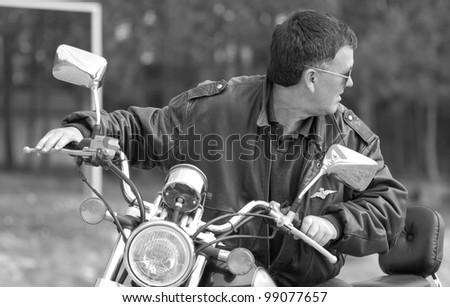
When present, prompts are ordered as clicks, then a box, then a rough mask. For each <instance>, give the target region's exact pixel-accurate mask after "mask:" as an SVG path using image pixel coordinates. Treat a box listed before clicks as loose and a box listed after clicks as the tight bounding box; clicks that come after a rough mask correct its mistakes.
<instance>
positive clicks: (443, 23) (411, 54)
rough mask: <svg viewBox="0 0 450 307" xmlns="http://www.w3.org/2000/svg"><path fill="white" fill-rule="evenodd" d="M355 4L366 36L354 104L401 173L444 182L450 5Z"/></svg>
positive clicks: (431, 0)
mask: <svg viewBox="0 0 450 307" xmlns="http://www.w3.org/2000/svg"><path fill="white" fill-rule="evenodd" d="M353 2H356V1H354V0H353V1H349V2H344V3H345V4H346V6H345V13H346V14H347V17H348V18H349V19H351V20H353V21H354V22H356V23H357V27H356V28H357V29H358V30H360V31H361V32H358V34H362V35H359V38H360V39H359V49H358V52H357V56H356V57H357V63H356V68H355V74H354V75H355V79H356V80H357V82H358V81H359V82H361V85H359V86H357V87H356V89H355V90H354V91H353V93H352V96H351V99H350V100H352V101H353V102H356V101H357V104H356V106H357V108H358V109H359V110H360V111H362V112H361V113H362V116H363V117H364V118H365V119H366V121H368V122H372V123H374V124H373V125H372V126H375V127H376V129H377V130H378V132H379V133H380V134H381V135H382V136H384V137H382V140H387V144H389V145H390V146H389V147H390V148H388V149H387V151H386V152H390V153H392V154H391V155H390V156H392V157H393V158H392V160H391V161H393V162H395V163H396V164H397V165H396V167H397V168H398V169H399V170H402V169H403V170H409V169H410V168H413V171H414V168H416V169H415V171H417V172H422V173H424V174H425V175H427V176H428V178H429V179H431V180H438V179H439V177H440V176H439V166H438V160H439V156H438V148H437V146H438V144H437V140H438V138H439V135H438V129H437V125H438V107H439V104H441V103H442V102H444V101H446V100H447V99H448V95H449V88H448V85H447V82H448V81H447V80H449V77H450V75H449V71H448V70H446V69H442V68H443V67H448V65H449V64H450V63H449V60H450V59H449V56H448V54H449V53H448V49H449V48H450V42H449V41H448V40H446V39H443V37H442V35H443V34H444V33H446V29H448V27H449V26H450V20H449V19H448V18H447V17H446V16H448V13H449V12H450V3H449V2H448V1H439V0H425V1H423V0H410V1H405V0H398V1H387V0H377V1H373V2H372V1H370V3H369V2H368V1H367V2H363V3H361V4H360V5H353V4H355V3H353ZM358 4H359V2H358ZM361 10H364V12H363V13H362V12H361ZM377 110H378V111H377ZM376 111H377V112H376ZM377 115H378V117H377ZM375 123H378V125H375Z"/></svg>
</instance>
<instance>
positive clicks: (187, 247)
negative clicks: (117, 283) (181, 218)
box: [125, 221, 194, 287]
mask: <svg viewBox="0 0 450 307" xmlns="http://www.w3.org/2000/svg"><path fill="white" fill-rule="evenodd" d="M125 265H126V267H127V270H128V272H129V273H130V275H131V277H132V279H133V280H134V281H135V282H136V283H137V284H139V285H140V286H143V287H167V286H179V285H181V284H182V283H183V282H184V281H185V280H186V279H187V278H188V277H189V274H190V272H191V270H192V267H193V266H194V244H193V242H192V240H191V238H189V236H188V235H187V234H186V233H185V232H184V231H183V230H182V229H181V228H179V227H178V226H177V225H176V224H174V223H172V222H169V221H150V222H147V223H145V224H142V225H141V226H139V227H138V228H136V230H135V231H134V232H133V234H132V235H131V236H130V238H129V239H128V241H127V245H126V247H125Z"/></svg>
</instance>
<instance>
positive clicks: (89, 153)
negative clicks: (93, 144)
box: [22, 146, 96, 157]
mask: <svg viewBox="0 0 450 307" xmlns="http://www.w3.org/2000/svg"><path fill="white" fill-rule="evenodd" d="M22 151H23V152H24V153H26V154H30V153H37V154H66V155H70V156H77V157H93V156H95V155H96V152H95V151H93V150H91V149H89V148H87V147H84V148H83V149H81V150H80V149H66V148H62V149H60V150H56V149H51V150H49V151H42V150H38V149H36V148H31V147H28V146H25V147H24V148H23V149H22Z"/></svg>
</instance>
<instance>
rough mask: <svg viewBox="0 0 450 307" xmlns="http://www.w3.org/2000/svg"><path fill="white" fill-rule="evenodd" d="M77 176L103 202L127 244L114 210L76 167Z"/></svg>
mask: <svg viewBox="0 0 450 307" xmlns="http://www.w3.org/2000/svg"><path fill="white" fill-rule="evenodd" d="M78 176H80V178H81V181H83V182H84V183H85V184H86V185H87V186H88V187H89V188H90V189H91V191H92V192H94V194H95V195H97V197H98V198H100V199H101V200H102V201H103V203H104V204H105V206H106V209H107V210H108V212H109V213H110V214H111V216H112V218H113V220H114V224H115V225H116V227H117V229H118V230H119V232H120V234H121V235H122V237H123V240H124V242H127V236H126V235H125V232H124V230H123V227H122V224H121V223H120V222H119V219H118V218H117V216H116V214H115V213H114V210H112V208H111V206H110V205H109V204H108V202H107V201H106V200H105V198H104V197H103V196H102V195H101V194H100V193H99V192H98V191H97V190H96V189H95V188H94V187H93V186H92V185H91V184H90V183H89V182H88V180H87V179H86V176H85V175H84V173H83V171H82V170H81V168H80V166H78Z"/></svg>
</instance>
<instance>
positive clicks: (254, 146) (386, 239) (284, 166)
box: [36, 10, 407, 286]
mask: <svg viewBox="0 0 450 307" xmlns="http://www.w3.org/2000/svg"><path fill="white" fill-rule="evenodd" d="M356 46H357V40H356V36H355V34H354V33H353V31H352V30H351V29H350V28H349V27H348V26H347V25H346V24H344V23H342V22H340V21H338V20H337V19H335V18H334V17H331V16H329V15H327V14H324V13H321V12H317V11H311V10H301V11H297V12H294V13H293V14H291V15H290V17H289V18H288V19H287V20H286V21H284V22H283V23H282V24H280V25H278V26H277V27H276V28H275V30H274V33H273V38H272V44H271V47H270V62H269V65H268V70H267V75H266V76H264V75H263V76H244V77H237V78H233V79H231V80H229V81H228V82H226V81H218V82H206V83H204V84H202V85H200V86H199V87H197V88H194V89H191V90H189V91H187V92H184V93H182V94H180V95H178V96H177V97H175V98H173V99H172V100H171V101H170V103H169V105H168V106H166V107H164V108H162V109H156V108H138V107H130V108H129V109H128V110H127V111H124V110H119V111H115V112H112V113H109V114H107V113H105V112H103V113H102V114H103V115H102V129H101V133H102V134H107V135H112V136H115V137H117V138H119V139H120V144H121V147H122V148H123V150H124V151H125V153H126V154H127V156H128V157H129V159H130V161H131V163H133V164H134V165H135V166H137V167H139V168H143V169H148V168H152V167H154V166H158V167H160V168H162V169H163V170H168V169H169V168H170V167H171V166H173V165H175V164H177V163H182V162H185V163H191V164H194V165H196V166H198V167H199V168H200V169H201V170H202V171H203V172H204V173H205V174H206V176H207V177H208V179H209V187H210V188H209V191H210V192H211V193H212V195H213V196H212V199H211V200H209V201H208V202H207V203H206V205H205V209H206V210H205V218H206V219H210V218H213V217H215V216H218V215H221V214H223V213H233V212H237V211H238V210H239V209H240V208H242V206H244V205H245V204H246V203H247V202H249V201H251V200H258V199H259V200H267V201H272V200H274V201H277V202H279V203H280V204H281V205H282V207H283V208H284V209H286V208H289V206H290V205H291V204H292V202H293V201H294V199H295V198H296V196H297V195H298V193H299V191H301V190H302V189H303V187H305V186H306V185H307V184H308V183H309V182H310V181H311V179H312V178H313V177H314V176H315V175H316V174H317V172H318V170H319V168H320V163H321V160H322V158H323V155H324V152H326V150H327V149H328V147H329V146H331V145H332V144H334V143H339V144H342V145H344V146H347V147H349V148H351V149H353V150H355V151H358V152H360V153H362V154H364V155H366V156H369V157H370V158H372V159H374V160H376V161H377V162H378V165H379V170H378V171H377V174H376V176H375V178H374V180H373V181H372V183H371V184H370V185H369V187H368V188H367V189H366V190H365V191H363V192H357V191H354V190H351V189H350V188H347V187H345V186H344V185H343V184H341V183H339V182H337V181H336V180H333V179H330V178H328V177H323V178H322V179H320V180H319V181H318V182H317V183H316V184H315V185H314V187H313V188H312V189H311V192H309V193H307V195H305V197H304V200H303V205H302V206H301V208H300V209H299V211H298V216H299V220H300V221H301V225H299V227H300V230H301V231H303V232H304V233H306V234H307V235H308V236H309V237H311V238H312V239H313V240H315V241H316V242H318V243H319V244H320V245H323V246H325V247H326V248H327V249H328V250H330V251H331V252H332V253H334V254H336V255H337V257H338V262H337V263H336V264H330V263H329V262H328V261H327V260H326V259H325V258H324V257H323V256H322V255H320V254H319V253H318V252H316V251H315V250H314V249H313V248H311V247H310V246H308V245H306V244H305V243H303V242H302V241H300V240H299V241H296V240H294V239H293V238H292V237H291V236H288V235H283V234H277V235H276V236H275V238H273V239H271V240H269V239H265V240H264V239H246V240H241V241H240V242H234V243H233V244H237V245H241V246H244V247H247V248H249V249H250V250H252V252H253V253H254V254H255V257H256V259H257V260H258V261H259V262H260V263H261V264H263V265H265V266H266V267H267V268H268V269H269V272H270V273H271V275H272V276H273V277H274V279H275V281H276V282H277V284H278V285H280V286H311V285H317V284H320V283H323V282H326V281H327V280H330V279H332V278H333V277H335V276H336V275H337V274H338V273H339V271H340V268H341V267H342V265H343V264H344V257H343V254H350V255H355V256H363V255H368V254H372V253H383V252H386V251H387V250H389V248H390V247H391V246H392V245H393V243H394V242H395V240H396V237H397V235H398V234H399V233H400V232H401V231H402V229H403V225H404V224H403V223H404V217H405V210H406V197H407V192H406V190H405V188H404V187H403V186H402V185H401V184H400V183H398V182H397V181H396V180H395V179H393V178H392V176H391V174H390V172H389V170H388V168H387V166H386V165H385V164H384V161H383V157H382V155H381V152H380V146H379V138H378V137H377V136H376V135H375V134H374V133H373V132H372V131H371V130H370V129H369V128H368V127H367V126H366V125H365V124H364V123H363V122H362V121H361V120H360V119H359V118H358V117H357V116H356V115H355V114H354V113H353V112H352V111H350V110H348V109H346V108H345V107H344V106H343V105H342V104H340V101H341V95H342V93H343V92H344V89H345V88H346V87H351V86H352V85H353V80H352V78H351V74H350V73H351V70H352V67H353V53H354V50H355V49H356ZM94 122H95V120H94V114H93V113H92V112H77V113H73V114H71V115H69V116H68V117H67V118H66V119H65V120H64V121H63V128H59V129H55V130H52V131H50V132H49V133H48V134H47V135H46V136H45V137H44V138H43V139H42V140H41V141H40V142H39V143H38V144H37V146H36V147H37V148H38V149H40V150H42V151H48V150H50V149H51V148H55V149H61V148H62V147H64V146H65V145H66V144H68V143H70V142H79V141H80V140H81V139H82V138H83V137H87V136H89V135H90V134H91V131H92V127H93V125H94ZM240 232H241V233H243V234H247V235H253V236H269V235H270V234H272V228H271V225H270V223H267V222H266V221H261V220H253V221H252V223H249V224H246V225H245V226H244V227H242V228H241V229H240Z"/></svg>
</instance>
